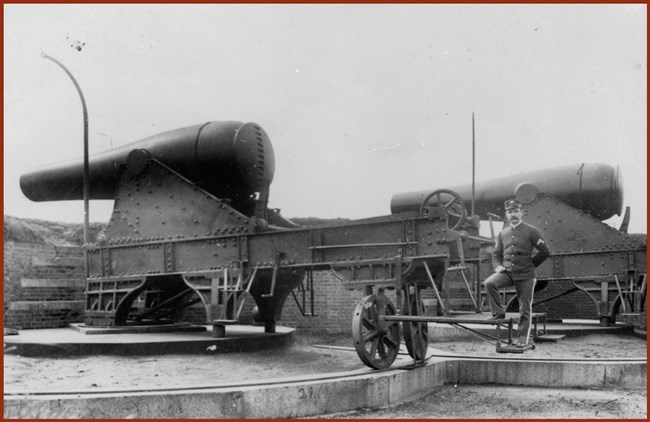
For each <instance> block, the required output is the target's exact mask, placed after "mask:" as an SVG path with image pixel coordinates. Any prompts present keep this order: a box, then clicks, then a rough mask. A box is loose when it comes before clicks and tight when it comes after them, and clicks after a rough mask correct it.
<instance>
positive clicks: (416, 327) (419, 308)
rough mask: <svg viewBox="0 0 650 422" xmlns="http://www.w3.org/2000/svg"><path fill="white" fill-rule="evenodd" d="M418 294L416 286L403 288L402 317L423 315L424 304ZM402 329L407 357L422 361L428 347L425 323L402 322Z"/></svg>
mask: <svg viewBox="0 0 650 422" xmlns="http://www.w3.org/2000/svg"><path fill="white" fill-rule="evenodd" d="M419 293H420V292H419V290H418V289H417V287H416V286H411V287H410V288H409V287H408V286H407V287H406V288H404V294H403V295H402V296H403V303H402V315H413V316H422V315H424V304H423V303H422V300H421V299H420V294H419ZM402 329H403V330H404V343H406V350H408V352H409V355H410V356H411V357H412V358H413V359H414V360H415V361H416V362H421V361H423V360H424V358H425V357H426V355H427V347H428V346H429V335H428V325H427V323H426V322H410V321H404V322H402Z"/></svg>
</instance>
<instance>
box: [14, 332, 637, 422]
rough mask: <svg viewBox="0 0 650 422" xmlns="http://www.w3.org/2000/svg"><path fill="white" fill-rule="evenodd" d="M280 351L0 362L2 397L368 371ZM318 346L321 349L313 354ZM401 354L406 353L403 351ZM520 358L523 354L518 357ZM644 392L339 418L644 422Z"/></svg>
mask: <svg viewBox="0 0 650 422" xmlns="http://www.w3.org/2000/svg"><path fill="white" fill-rule="evenodd" d="M295 337H296V344H294V345H293V346H291V347H288V348H285V349H277V350H263V351H255V352H248V353H240V354H211V353H210V351H206V353H205V354H202V355H160V356H126V357H116V356H89V357H67V358H27V357H23V356H17V355H12V354H5V355H4V389H5V390H4V391H5V392H7V393H15V392H35V391H39V392H41V391H43V392H45V391H47V392H50V391H51V392H56V391H92V390H104V391H105V390H123V389H144V388H152V387H183V386H197V385H219V384H230V383H234V382H245V381H253V380H266V379H279V378H286V377H293V376H298V375H306V374H318V373H327V372H343V371H370V369H369V368H367V367H366V366H365V365H364V364H363V363H362V362H361V361H360V360H359V358H358V356H357V355H356V352H355V351H354V350H349V349H347V350H342V349H341V348H339V347H332V346H344V347H345V346H347V347H350V346H351V339H350V338H349V337H347V336H342V335H332V336H320V337H315V336H311V335H308V334H303V333H298V332H297V333H296V334H295ZM315 345H318V347H315ZM430 346H431V348H432V349H433V350H431V352H433V353H434V354H451V353H454V354H458V355H474V356H478V355H482V356H497V355H498V356H501V357H503V356H504V355H503V354H498V353H496V350H495V345H494V344H493V343H486V342H481V341H474V340H469V339H468V340H462V341H459V340H455V341H444V342H431V344H430ZM402 351H405V347H402ZM517 356H522V355H517ZM523 356H525V357H540V358H547V357H555V358H587V359H598V358H614V357H626V358H646V341H645V340H644V339H640V338H637V337H632V336H621V335H602V334H594V335H587V336H583V337H577V338H567V339H564V340H561V341H559V342H557V343H538V344H537V346H536V348H535V350H531V351H528V352H526V354H524V355H523ZM646 415H647V405H646V391H645V390H643V391H636V390H634V391H630V390H625V391H623V390H621V391H612V390H607V391H599V390H596V391H588V390H566V389H559V390H558V389H544V388H524V387H516V388H515V387H505V386H464V385H459V386H453V385H447V386H444V387H442V388H439V389H436V390H435V391H433V392H432V393H431V394H429V395H428V396H427V397H424V398H422V399H419V400H416V401H413V402H410V403H407V404H403V405H400V406H397V407H392V408H388V409H375V410H361V411H356V412H349V413H346V414H341V415H336V418H497V417H498V418H574V417H575V418H645V417H646Z"/></svg>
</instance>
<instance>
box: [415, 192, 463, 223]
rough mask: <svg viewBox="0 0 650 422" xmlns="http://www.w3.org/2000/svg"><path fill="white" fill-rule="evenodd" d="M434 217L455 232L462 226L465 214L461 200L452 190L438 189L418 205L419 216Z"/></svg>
mask: <svg viewBox="0 0 650 422" xmlns="http://www.w3.org/2000/svg"><path fill="white" fill-rule="evenodd" d="M425 210H427V211H428V214H429V215H435V216H438V217H440V218H443V219H445V220H446V221H447V227H448V228H449V229H451V230H455V229H457V228H458V227H460V226H461V224H463V221H464V220H465V217H466V216H467V212H466V211H465V206H464V205H463V199H462V198H461V197H460V195H458V194H457V193H456V192H454V191H453V190H449V189H438V190H436V191H433V192H431V193H430V194H429V195H427V196H426V198H424V200H423V201H422V204H420V215H425Z"/></svg>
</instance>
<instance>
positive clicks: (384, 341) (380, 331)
mask: <svg viewBox="0 0 650 422" xmlns="http://www.w3.org/2000/svg"><path fill="white" fill-rule="evenodd" d="M395 314H396V312H395V306H394V305H393V304H392V303H391V302H390V300H388V298H387V297H386V296H384V295H383V294H377V295H369V296H366V297H364V298H363V299H361V301H359V303H358V304H357V307H356V308H355V310H354V315H353V317H352V337H353V339H354V348H355V349H356V350H357V354H358V355H359V358H361V361H362V362H363V363H365V364H366V365H368V366H369V367H371V368H374V369H384V368H388V367H389V366H390V365H391V364H392V363H393V362H394V361H395V358H396V357H397V352H398V351H399V340H400V332H399V322H397V321H382V320H381V319H380V316H382V315H388V316H390V315H395Z"/></svg>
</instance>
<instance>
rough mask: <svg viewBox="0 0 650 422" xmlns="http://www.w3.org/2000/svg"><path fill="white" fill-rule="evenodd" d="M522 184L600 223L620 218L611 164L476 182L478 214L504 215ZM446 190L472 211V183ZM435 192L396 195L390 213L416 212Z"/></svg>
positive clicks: (619, 192)
mask: <svg viewBox="0 0 650 422" xmlns="http://www.w3.org/2000/svg"><path fill="white" fill-rule="evenodd" d="M522 183H531V184H533V185H535V187H536V188H537V190H538V191H539V192H542V193H545V194H548V195H551V196H553V197H555V198H557V199H559V200H561V201H563V202H566V203H567V204H569V205H571V206H573V207H575V208H577V209H580V210H581V211H583V212H585V213H587V214H590V215H591V216H593V217H594V218H597V219H599V220H601V221H602V220H606V219H608V218H610V217H612V216H614V215H620V214H621V211H622V209H623V188H622V181H621V175H620V173H619V169H618V167H612V166H610V165H608V164H576V165H570V166H563V167H554V168H549V169H544V170H536V171H529V172H522V173H519V174H516V175H512V176H507V177H501V178H498V179H493V180H488V181H484V182H477V183H476V185H475V192H476V200H475V212H476V214H477V215H479V216H480V217H481V218H485V219H487V213H488V212H491V213H496V214H502V213H503V212H504V209H503V202H504V201H505V200H506V199H507V198H508V197H510V196H512V195H514V193H515V189H516V188H517V186H519V185H520V184H522ZM446 189H449V190H452V191H455V192H456V193H458V194H459V195H460V197H461V198H463V202H464V204H465V207H466V208H467V209H468V210H469V209H470V207H471V199H472V185H471V184H466V185H461V186H455V187H448V188H446ZM433 191H434V189H430V190H423V191H416V192H406V193H398V194H395V195H393V197H392V199H391V203H390V208H391V212H392V213H393V214H397V213H401V212H405V211H411V210H416V211H417V210H419V209H420V205H421V204H422V201H423V200H424V199H425V198H426V197H427V196H428V195H429V194H430V193H431V192H433Z"/></svg>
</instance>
